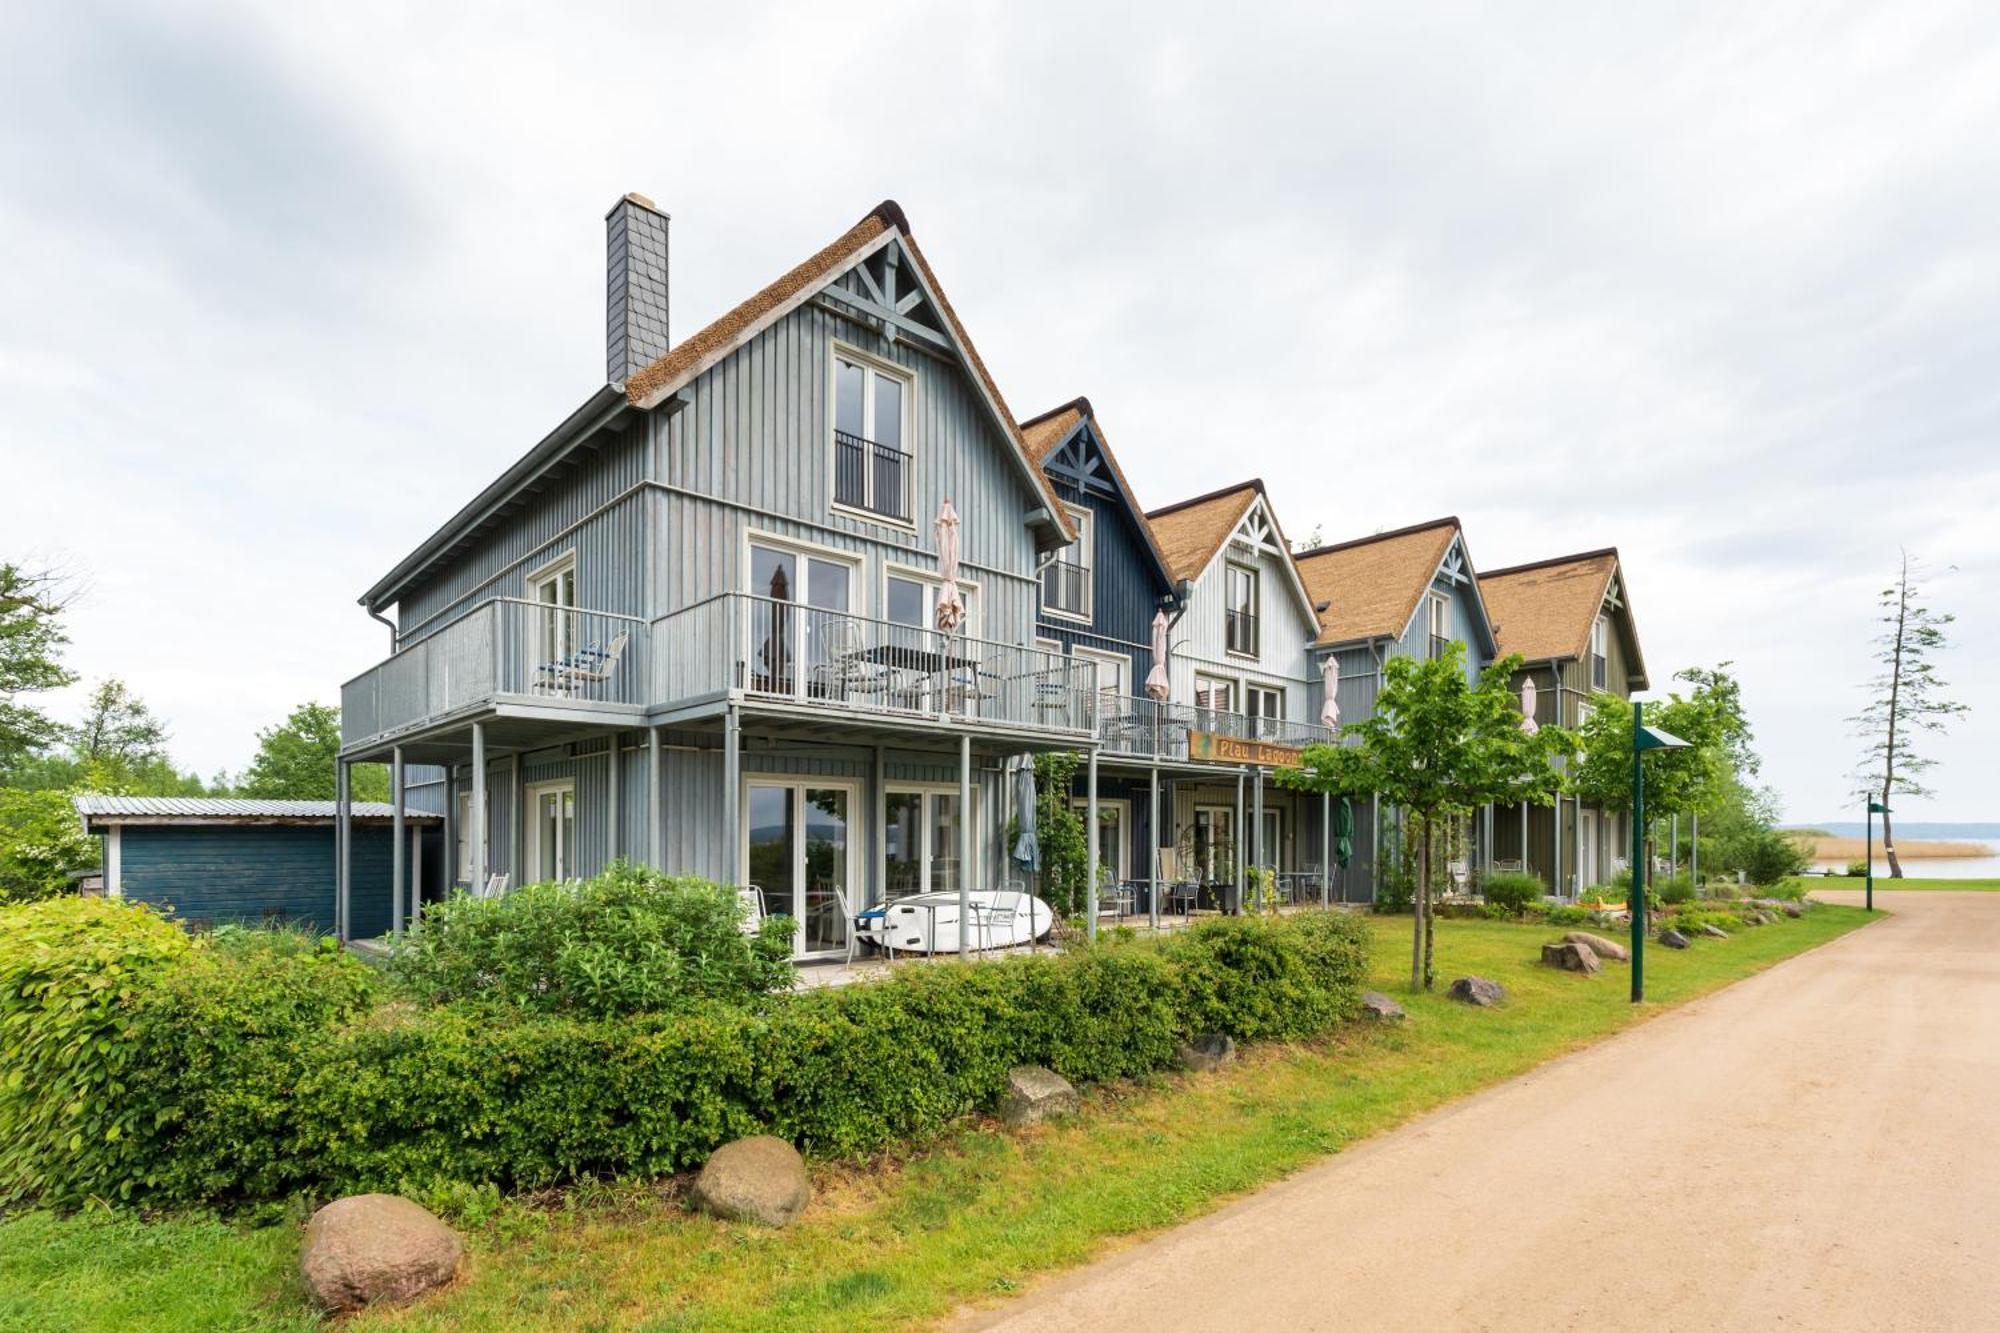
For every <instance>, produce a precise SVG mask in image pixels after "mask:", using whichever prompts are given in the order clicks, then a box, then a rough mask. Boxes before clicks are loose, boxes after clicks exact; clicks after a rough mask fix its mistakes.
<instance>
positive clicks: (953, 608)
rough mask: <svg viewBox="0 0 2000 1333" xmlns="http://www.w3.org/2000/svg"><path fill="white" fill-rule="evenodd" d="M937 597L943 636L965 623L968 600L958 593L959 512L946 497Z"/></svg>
mask: <svg viewBox="0 0 2000 1333" xmlns="http://www.w3.org/2000/svg"><path fill="white" fill-rule="evenodd" d="M933 526H934V528H935V530H936V532H937V547H938V580H939V582H938V595H937V627H938V632H939V633H940V634H951V633H954V632H956V631H957V629H958V627H959V625H961V624H962V623H964V621H965V599H964V598H963V597H961V596H959V593H958V511H957V510H956V509H954V508H952V505H951V500H950V499H949V498H947V499H946V500H945V502H944V503H943V504H942V505H940V506H939V507H938V516H937V522H936V523H935V524H934V525H933Z"/></svg>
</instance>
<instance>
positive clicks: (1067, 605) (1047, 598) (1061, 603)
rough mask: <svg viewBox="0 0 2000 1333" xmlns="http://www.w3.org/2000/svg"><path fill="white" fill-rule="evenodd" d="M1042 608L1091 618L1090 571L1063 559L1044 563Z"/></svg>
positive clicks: (1060, 614)
mask: <svg viewBox="0 0 2000 1333" xmlns="http://www.w3.org/2000/svg"><path fill="white" fill-rule="evenodd" d="M1042 610H1044V611H1048V612H1051V613H1053V614H1055V615H1059V616H1077V617H1080V618H1082V619H1086V620H1087V619H1089V617H1090V571H1089V570H1087V569H1085V568H1084V567H1083V566H1082V565H1073V564H1068V563H1066V562H1064V561H1061V560H1056V561H1052V562H1051V563H1049V564H1046V565H1043V566H1042Z"/></svg>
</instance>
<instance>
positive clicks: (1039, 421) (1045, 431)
mask: <svg viewBox="0 0 2000 1333" xmlns="http://www.w3.org/2000/svg"><path fill="white" fill-rule="evenodd" d="M1085 421H1088V422H1089V423H1090V429H1091V433H1092V434H1094V435H1095V436H1096V437H1097V447H1098V450H1099V452H1101V453H1102V454H1103V455H1104V461H1105V462H1107V463H1109V464H1110V465H1111V479H1112V481H1113V482H1114V483H1115V484H1116V485H1117V487H1118V490H1119V492H1120V494H1122V495H1123V496H1124V497H1125V506H1126V509H1127V510H1128V511H1130V514H1131V518H1132V522H1133V523H1134V524H1135V525H1137V527H1138V529H1139V535H1140V536H1141V537H1142V538H1143V539H1144V541H1145V543H1146V548H1147V550H1148V551H1150V552H1151V553H1152V557H1153V561H1154V563H1155V564H1156V565H1157V566H1158V567H1159V571H1160V577H1161V578H1162V579H1163V580H1164V581H1165V582H1166V583H1167V585H1168V586H1169V587H1172V586H1173V584H1174V583H1175V582H1176V578H1177V576H1176V575H1175V574H1174V572H1173V567H1172V566H1170V565H1169V564H1168V563H1167V557H1166V553H1165V552H1164V551H1162V550H1161V549H1160V542H1159V538H1158V537H1157V536H1156V535H1155V534H1154V532H1153V525H1152V524H1151V523H1150V522H1148V521H1147V519H1146V511H1145V510H1143V509H1141V508H1140V507H1139V496H1138V493H1137V492H1136V491H1134V490H1133V489H1132V483H1131V482H1130V481H1128V480H1126V477H1125V469H1124V468H1122V467H1120V466H1119V464H1118V455H1117V454H1116V453H1115V452H1113V450H1112V448H1111V440H1110V437H1108V436H1107V435H1105V433H1104V423H1103V422H1102V421H1101V420H1099V419H1098V416H1097V410H1096V409H1095V408H1093V407H1092V406H1091V405H1090V400H1089V399H1088V398H1072V399H1071V400H1070V401H1069V402H1067V403H1064V404H1063V405H1062V406H1061V407H1055V408H1051V409H1049V410H1048V411H1046V412H1044V413H1042V414H1041V415H1040V416H1037V417H1030V418H1028V419H1027V420H1026V421H1023V422H1022V423H1021V439H1022V440H1023V442H1025V443H1026V444H1027V446H1028V457H1029V458H1031V459H1033V460H1034V462H1035V467H1036V468H1037V469H1038V470H1039V469H1040V468H1041V466H1042V464H1043V463H1045V462H1046V461H1047V460H1048V457H1049V455H1050V454H1051V453H1053V452H1055V450H1057V449H1058V448H1060V447H1061V446H1062V444H1063V442H1064V441H1065V440H1067V439H1069V438H1070V436H1071V435H1073V434H1075V433H1076V429H1077V427H1079V426H1081V425H1082V424H1083V423H1084V422H1085ZM1043 480H1044V481H1047V480H1048V474H1047V473H1043Z"/></svg>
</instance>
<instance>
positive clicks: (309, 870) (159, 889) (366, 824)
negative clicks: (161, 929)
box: [72, 796, 443, 938]
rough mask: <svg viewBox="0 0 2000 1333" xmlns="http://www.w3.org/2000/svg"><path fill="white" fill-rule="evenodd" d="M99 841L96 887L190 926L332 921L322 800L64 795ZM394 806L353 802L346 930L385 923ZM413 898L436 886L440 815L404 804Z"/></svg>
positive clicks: (376, 930) (327, 810)
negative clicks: (166, 910)
mask: <svg viewBox="0 0 2000 1333" xmlns="http://www.w3.org/2000/svg"><path fill="white" fill-rule="evenodd" d="M72 800H73V802H74V804H75V806H76V812H77V814H78V816H80V817H81V818H82V820H83V827H84V830H85V832H88V833H91V834H94V835H96V836H97V837H99V838H101V839H102V840H103V845H104V892H105V894H106V895H107V896H109V897H113V898H135V899H138V900H140V901H142V902H147V903H152V904H155V905H159V906H171V907H172V908H173V910H174V915H175V916H176V917H178V918H179V919H181V920H183V921H186V922H189V923H190V924H193V925H202V926H212V925H220V924H222V923H224V922H240V923H245V924H260V923H288V924H291V923H296V924H302V925H312V926H316V927H319V928H321V929H328V930H330V929H332V927H333V896H334V803H333V802H332V801H253V800H223V799H210V798H201V799H195V798H186V797H163V796H77V797H74V798H72ZM394 816H395V812H394V810H393V809H392V808H391V807H390V806H389V805H387V804H386V803H382V802H356V803H355V805H354V807H353V819H354V869H353V876H354V879H353V884H354V898H353V911H354V921H353V934H354V935H355V936H357V937H363V938H365V937H369V936H375V935H384V934H387V933H388V931H389V914H390V902H389V875H390V862H391V855H392V853H391V849H392V845H393V844H392V839H393V837H394V826H393V825H394ZM404 822H405V826H406V828H407V829H408V833H407V834H406V836H407V837H408V838H409V839H410V845H409V852H408V855H409V857H410V861H409V864H410V866H411V868H412V873H411V881H412V888H413V889H414V890H415V893H414V897H415V901H417V902H422V901H424V900H425V899H426V898H436V897H439V896H441V894H440V890H441V888H442V885H443V875H442V872H441V862H440V857H441V856H442V850H443V848H442V843H443V836H442V824H443V819H442V818H441V817H440V816H438V815H435V814H425V813H420V812H416V811H406V812H405V813H404Z"/></svg>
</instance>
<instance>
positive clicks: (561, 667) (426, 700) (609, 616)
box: [340, 597, 649, 743]
mask: <svg viewBox="0 0 2000 1333" xmlns="http://www.w3.org/2000/svg"><path fill="white" fill-rule="evenodd" d="M648 646H649V635H648V633H647V628H646V623H645V622H644V621H643V620H640V619H638V618H636V617H633V616H623V615H617V614H614V613H611V612H607V611H584V610H578V609H576V608H573V607H555V606H548V605H544V604H542V603H539V602H527V601H521V600H519V599H517V598H511V597H503V598H497V599H495V600H492V601H487V602H481V603H480V604H479V605H477V606H475V607H473V608H472V609H471V610H469V611H467V612H466V613H465V614H463V615H461V616H459V617H458V618H457V619H456V620H452V621H448V622H446V623H445V624H444V625H443V626H441V627H440V628H438V629H436V630H433V631H431V632H430V633H428V634H426V635H425V636H424V637H423V638H421V639H418V640H417V641H416V642H414V643H411V644H408V645H406V646H405V647H403V648H402V649H401V650H399V651H398V652H396V653H395V654H394V655H392V656H390V657H389V658H388V659H387V660H385V661H383V662H380V663H378V664H377V665H375V666H374V667H372V668H370V669H369V670H367V671H364V672H362V673H361V674H360V675H359V676H356V677H355V678H354V679H353V680H350V681H348V682H347V684H345V685H343V686H342V687H341V690H340V731H341V739H342V740H343V741H344V742H349V743H351V742H354V741H359V740H368V739H371V738H374V737H386V736H391V735H394V734H396V733H398V732H402V731H407V730H410V729H413V728H416V727H420V726H423V725H424V724H426V723H429V722H432V721H436V720H437V719H440V718H444V717H449V716H450V715H451V714H453V713H456V712H458V711H460V710H461V709H465V708H469V707H472V706H474V705H477V704H482V703H490V702H493V701H496V700H500V699H505V698H510V697H511V698H518V699H523V700H531V701H537V702H549V703H563V704H584V705H590V704H643V703H645V702H646V698H645V694H646V686H647V682H648V680H649V675H648V666H649V664H648V662H647V650H648Z"/></svg>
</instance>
